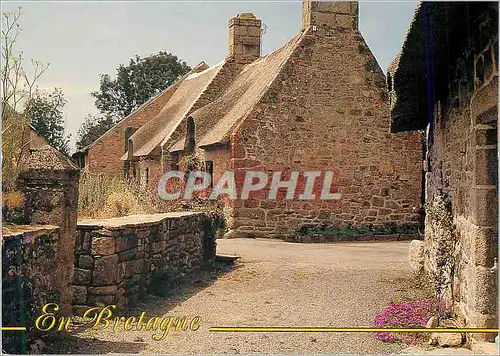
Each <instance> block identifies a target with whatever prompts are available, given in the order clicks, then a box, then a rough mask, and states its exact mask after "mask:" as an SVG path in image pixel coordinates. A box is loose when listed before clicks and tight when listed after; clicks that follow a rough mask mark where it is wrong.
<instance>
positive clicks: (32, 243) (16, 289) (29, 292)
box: [2, 225, 61, 352]
mask: <svg viewBox="0 0 500 356" xmlns="http://www.w3.org/2000/svg"><path fill="white" fill-rule="evenodd" d="M2 238H3V241H2V301H3V303H2V325H3V326H26V327H27V331H28V333H27V338H28V342H29V341H31V340H32V339H33V338H34V337H35V335H36V329H35V327H34V325H33V322H34V320H35V319H36V318H37V316H38V315H40V314H41V308H42V306H43V305H44V304H46V303H59V302H60V297H61V294H60V290H59V289H58V288H57V286H58V285H59V283H58V280H57V278H58V275H57V274H56V273H54V271H55V270H56V269H57V266H58V265H57V257H56V256H57V250H58V246H59V244H60V242H61V241H60V235H59V229H58V228H57V226H50V225H46V226H35V225H32V226H23V225H17V226H16V225H9V226H4V227H3V229H2ZM21 310H22V311H21ZM2 341H3V346H2V349H3V350H5V351H7V352H22V351H23V350H21V349H20V347H21V333H19V332H5V331H4V332H2Z"/></svg>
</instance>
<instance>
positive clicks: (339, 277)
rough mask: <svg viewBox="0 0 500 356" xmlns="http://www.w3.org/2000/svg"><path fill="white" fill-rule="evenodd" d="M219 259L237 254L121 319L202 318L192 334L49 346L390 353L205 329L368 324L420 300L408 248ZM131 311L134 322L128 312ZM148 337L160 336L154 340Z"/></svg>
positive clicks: (114, 334) (277, 250)
mask: <svg viewBox="0 0 500 356" xmlns="http://www.w3.org/2000/svg"><path fill="white" fill-rule="evenodd" d="M217 249H218V252H219V253H225V254H236V255H239V256H241V259H240V260H239V262H238V264H237V268H235V269H234V270H232V271H230V272H228V273H225V274H222V275H220V276H219V278H217V279H216V280H207V279H206V278H205V279H204V280H198V281H197V283H195V286H187V285H184V286H182V287H181V288H180V289H179V290H177V291H176V292H175V294H174V295H173V296H172V297H170V298H168V299H166V298H152V299H151V300H149V301H147V302H146V303H145V304H143V305H141V306H139V308H138V309H137V310H136V311H132V312H131V313H130V315H139V313H140V311H146V312H147V315H148V316H152V315H153V314H154V315H160V316H161V315H165V314H168V315H175V316H187V317H188V318H193V317H194V316H197V315H199V316H201V319H202V321H201V324H200V328H199V329H198V330H197V331H195V332H190V331H184V332H182V331H179V332H171V333H170V334H169V335H167V337H166V338H165V339H163V340H161V341H154V340H153V339H152V336H153V335H154V334H155V333H154V332H152V331H145V330H141V331H137V330H133V331H127V332H125V331H124V330H123V329H121V330H120V329H118V330H117V331H111V330H105V331H97V330H89V329H88V328H86V329H85V330H83V331H80V332H77V333H75V334H74V335H72V336H68V337H66V338H65V340H62V341H61V340H60V341H58V342H56V343H55V344H54V345H53V348H52V351H54V352H71V353H94V354H95V353H177V354H179V353H183V354H186V353H198V354H200V353H203V354H206V353H257V352H258V353H393V352H396V351H398V350H399V349H402V348H403V347H404V346H400V345H396V344H388V343H383V342H381V341H378V340H376V339H375V337H374V335H373V334H367V333H350V334H349V333H340V334H339V333H337V334H334V333H289V332H286V333H217V332H210V331H209V328H210V327H213V326H276V327H279V326H302V327H312V326H323V327H369V326H375V325H374V319H375V315H376V314H377V313H378V312H380V311H381V310H382V309H383V308H385V307H386V306H387V305H388V304H389V303H391V301H394V300H398V299H399V300H405V299H414V298H418V297H421V295H422V294H421V293H422V292H421V291H419V290H418V289H417V288H416V287H414V286H412V285H413V283H412V277H411V275H410V271H409V268H408V262H407V258H408V257H407V256H408V242H390V243H380V242H372V243H368V242H367V243H364V242H356V243H336V244H293V243H286V242H282V241H277V240H265V239H256V240H254V239H233V240H218V247H217ZM134 313H135V314H134ZM156 334H157V335H158V334H159V332H157V333H156Z"/></svg>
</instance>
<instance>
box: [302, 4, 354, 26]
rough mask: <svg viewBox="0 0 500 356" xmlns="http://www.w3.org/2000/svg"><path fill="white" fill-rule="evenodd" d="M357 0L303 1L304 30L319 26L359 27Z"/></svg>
mask: <svg viewBox="0 0 500 356" xmlns="http://www.w3.org/2000/svg"><path fill="white" fill-rule="evenodd" d="M358 13H359V12H358V2H357V1H312V0H303V1H302V30H306V29H307V28H308V27H310V26H316V28H317V29H319V28H346V29H354V30H357V29H358V18H359V17H358Z"/></svg>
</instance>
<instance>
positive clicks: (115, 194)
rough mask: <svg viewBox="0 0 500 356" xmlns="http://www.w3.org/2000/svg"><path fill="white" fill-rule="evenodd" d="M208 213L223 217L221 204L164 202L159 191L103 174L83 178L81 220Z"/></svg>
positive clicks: (81, 184) (80, 204)
mask: <svg viewBox="0 0 500 356" xmlns="http://www.w3.org/2000/svg"><path fill="white" fill-rule="evenodd" d="M187 210H193V211H205V212H210V213H212V214H213V213H215V214H216V215H221V214H222V209H221V207H220V206H219V205H218V204H217V202H212V201H203V200H201V199H200V200H196V199H193V200H190V201H182V200H175V201H174V200H164V199H161V198H160V196H159V195H158V193H157V192H156V190H155V189H152V188H147V189H145V188H140V187H139V185H138V184H137V183H127V182H126V181H125V180H124V179H123V178H119V177H108V176H105V175H102V174H88V173H87V174H83V175H82V176H81V178H80V184H79V198H78V217H79V218H89V219H107V218H115V217H121V216H127V215H133V214H155V213H168V212H172V211H187Z"/></svg>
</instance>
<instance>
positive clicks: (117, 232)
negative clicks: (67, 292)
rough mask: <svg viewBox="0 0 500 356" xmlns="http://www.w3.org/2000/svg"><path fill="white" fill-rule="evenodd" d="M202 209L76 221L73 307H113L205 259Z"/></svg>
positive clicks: (209, 248) (211, 246) (209, 257)
mask: <svg viewBox="0 0 500 356" xmlns="http://www.w3.org/2000/svg"><path fill="white" fill-rule="evenodd" d="M205 222H206V220H205V215H204V214H202V213H167V214H154V215H133V216H127V217H123V218H115V219H107V220H88V221H80V222H79V223H78V231H77V237H76V245H75V269H74V276H73V282H72V283H73V285H72V288H73V310H74V312H75V313H76V314H81V313H82V312H83V311H84V310H86V309H87V308H88V306H94V305H102V304H104V305H109V304H116V305H117V306H118V308H119V309H121V310H123V308H125V307H127V306H129V305H133V304H135V303H136V302H137V300H141V299H142V298H143V297H144V296H145V293H146V292H151V293H155V292H156V291H157V290H158V289H161V288H165V286H168V283H169V282H171V281H173V280H175V279H177V278H179V277H182V276H184V275H185V274H187V273H190V272H193V271H195V270H197V269H199V268H200V267H201V266H203V265H204V264H210V263H212V262H213V260H214V258H215V235H214V234H210V233H209V232H207V230H206V227H205Z"/></svg>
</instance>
